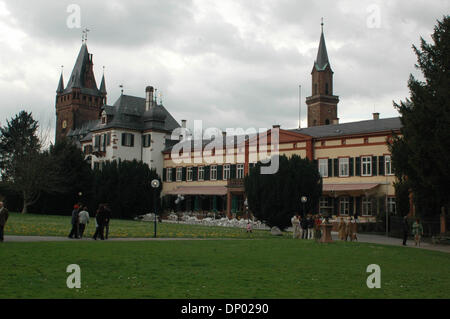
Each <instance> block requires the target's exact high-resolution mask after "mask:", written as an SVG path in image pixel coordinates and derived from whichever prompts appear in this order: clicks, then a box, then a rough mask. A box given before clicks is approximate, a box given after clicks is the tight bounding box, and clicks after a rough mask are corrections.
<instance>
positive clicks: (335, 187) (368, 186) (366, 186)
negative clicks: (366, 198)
mask: <svg viewBox="0 0 450 319" xmlns="http://www.w3.org/2000/svg"><path fill="white" fill-rule="evenodd" d="M378 185H380V184H378V183H358V184H323V191H324V192H348V191H369V190H372V189H374V188H375V187H377V186H378Z"/></svg>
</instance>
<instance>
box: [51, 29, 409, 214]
mask: <svg viewBox="0 0 450 319" xmlns="http://www.w3.org/2000/svg"><path fill="white" fill-rule="evenodd" d="M92 66H93V63H92V55H91V54H89V53H88V51H87V47H86V44H85V43H84V44H83V46H82V47H81V50H80V53H79V56H78V58H77V61H76V63H75V67H74V70H73V71H72V76H71V78H70V80H69V83H68V85H67V87H66V88H64V85H63V78H62V75H61V79H60V83H59V85H58V90H57V97H56V112H57V123H56V124H57V129H56V139H57V140H58V139H59V138H62V137H64V136H67V137H69V138H71V139H72V140H74V141H76V142H77V143H78V145H79V146H80V147H81V148H82V149H83V150H84V152H85V154H86V158H87V159H88V160H90V161H91V165H92V168H96V167H98V168H101V165H102V163H103V162H105V161H112V160H138V161H142V162H144V163H147V164H148V165H149V167H151V168H154V169H156V171H157V173H158V174H159V175H160V176H161V178H162V180H163V196H164V198H165V200H166V202H167V203H168V205H169V207H170V206H171V207H172V208H173V209H182V210H184V211H214V212H223V213H225V214H227V215H228V216H231V215H232V214H242V213H244V210H245V207H244V202H245V189H244V184H243V180H244V177H245V176H246V175H247V174H248V172H249V169H250V168H251V167H252V166H253V165H255V164H256V162H255V160H254V157H253V156H252V154H254V153H256V152H258V151H261V149H255V148H254V147H253V146H252V145H251V144H250V143H249V139H248V138H247V139H244V140H243V141H241V142H237V139H236V137H235V136H226V135H224V136H223V137H222V138H223V148H222V149H208V148H205V146H207V145H208V143H209V142H211V141H201V144H200V145H201V147H200V150H199V149H198V148H194V142H195V141H192V140H184V141H183V143H187V144H188V145H189V146H188V147H187V149H188V150H189V151H188V153H187V154H181V155H182V156H185V157H191V158H194V157H198V158H201V160H200V161H194V162H192V163H183V162H181V163H180V162H177V161H175V160H174V158H172V156H173V151H174V147H176V145H180V144H177V143H178V140H177V141H174V140H171V133H172V131H173V130H174V129H176V128H180V125H179V123H178V122H177V121H176V120H175V119H174V118H173V117H172V115H171V114H170V113H169V112H168V111H167V109H166V108H165V107H164V106H163V105H162V104H161V103H159V104H158V103H157V101H156V97H155V94H154V93H155V90H154V88H153V87H147V88H146V91H145V98H141V97H134V96H128V95H123V94H122V95H121V96H120V97H119V99H118V100H117V101H116V102H115V103H114V104H113V105H108V104H107V101H106V96H107V92H106V85H105V78H104V76H103V78H102V82H101V85H100V88H99V89H97V86H96V83H95V78H94V75H93V72H92ZM311 78H312V92H311V96H309V97H307V98H306V103H307V105H308V127H307V128H302V129H281V128H280V127H279V126H274V127H273V128H272V129H271V130H269V131H268V132H267V135H268V136H269V138H270V136H271V134H272V132H273V129H274V128H275V129H277V130H279V153H280V154H281V155H282V154H284V155H287V156H291V155H293V154H297V155H299V156H301V157H303V158H305V157H307V158H309V159H310V160H312V161H315V162H316V163H317V168H318V170H319V172H320V174H321V175H322V177H323V197H322V198H321V199H320V204H319V207H317V209H316V211H314V213H317V212H321V213H324V214H332V215H334V216H349V215H358V216H360V218H361V219H362V220H368V221H374V220H375V216H376V215H377V214H379V213H381V212H385V211H386V210H387V211H389V212H392V213H395V212H396V204H395V191H394V187H393V183H394V181H395V176H394V174H393V171H392V161H391V155H390V154H389V150H388V147H387V143H386V141H387V139H389V138H391V136H392V134H393V133H399V132H400V128H401V122H400V119H399V118H398V117H395V118H386V119H380V117H379V114H378V113H374V114H373V118H372V119H371V120H367V121H358V122H351V123H342V124H340V123H339V118H338V110H337V105H338V103H339V98H338V96H335V95H333V71H332V69H331V64H330V61H329V59H328V54H327V50H326V44H325V37H324V34H323V29H322V33H321V37H320V42H319V49H318V54H317V58H316V61H315V62H314V65H313V69H312V72H311ZM185 125H186V123H185V121H183V127H185ZM227 145H233V146H232V148H228V149H227ZM178 155H180V154H178ZM230 155H233V156H230ZM217 156H219V157H222V160H223V161H222V162H221V163H212V158H216V159H217ZM231 158H232V159H231ZM179 195H183V196H184V199H185V200H184V201H182V202H180V203H179V204H178V207H175V204H174V202H175V199H176V198H177V197H178V196H179ZM293 200H295V199H293ZM297 200H299V199H297Z"/></svg>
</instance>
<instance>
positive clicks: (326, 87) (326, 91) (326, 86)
mask: <svg viewBox="0 0 450 319" xmlns="http://www.w3.org/2000/svg"><path fill="white" fill-rule="evenodd" d="M325 94H326V95H328V83H325Z"/></svg>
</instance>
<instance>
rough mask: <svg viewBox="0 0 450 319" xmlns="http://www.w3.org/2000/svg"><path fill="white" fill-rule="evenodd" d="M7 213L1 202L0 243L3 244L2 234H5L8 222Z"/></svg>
mask: <svg viewBox="0 0 450 319" xmlns="http://www.w3.org/2000/svg"><path fill="white" fill-rule="evenodd" d="M8 217H9V212H8V210H7V209H6V207H5V206H4V205H3V202H0V242H3V240H4V238H3V236H4V233H5V225H6V221H7V220H8Z"/></svg>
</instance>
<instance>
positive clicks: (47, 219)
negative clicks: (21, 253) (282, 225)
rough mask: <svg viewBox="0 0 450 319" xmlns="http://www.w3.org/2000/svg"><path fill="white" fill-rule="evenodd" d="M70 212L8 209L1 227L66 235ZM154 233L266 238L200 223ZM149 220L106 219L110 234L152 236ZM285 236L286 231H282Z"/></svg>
mask: <svg viewBox="0 0 450 319" xmlns="http://www.w3.org/2000/svg"><path fill="white" fill-rule="evenodd" d="M70 220H71V218H70V216H67V217H66V216H50V215H31V214H25V215H22V214H17V213H11V214H10V217H9V219H8V222H7V224H6V227H5V234H6V235H22V236H59V237H66V236H67V235H69V232H70V229H71V227H72V226H71V224H70ZM94 232H95V221H94V219H93V218H91V222H90V224H89V225H88V227H87V232H85V237H89V236H90V237H92V235H94ZM157 233H158V237H162V238H244V239H247V238H270V237H271V235H270V233H269V232H268V231H263V230H254V231H253V233H252V234H247V233H246V231H245V229H240V228H233V227H208V226H201V225H186V224H171V223H158V226H157ZM153 234H154V226H153V223H152V222H142V221H134V220H118V219H112V220H111V223H110V233H109V236H110V237H111V238H126V237H132V238H147V237H153ZM285 236H287V237H289V234H285Z"/></svg>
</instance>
